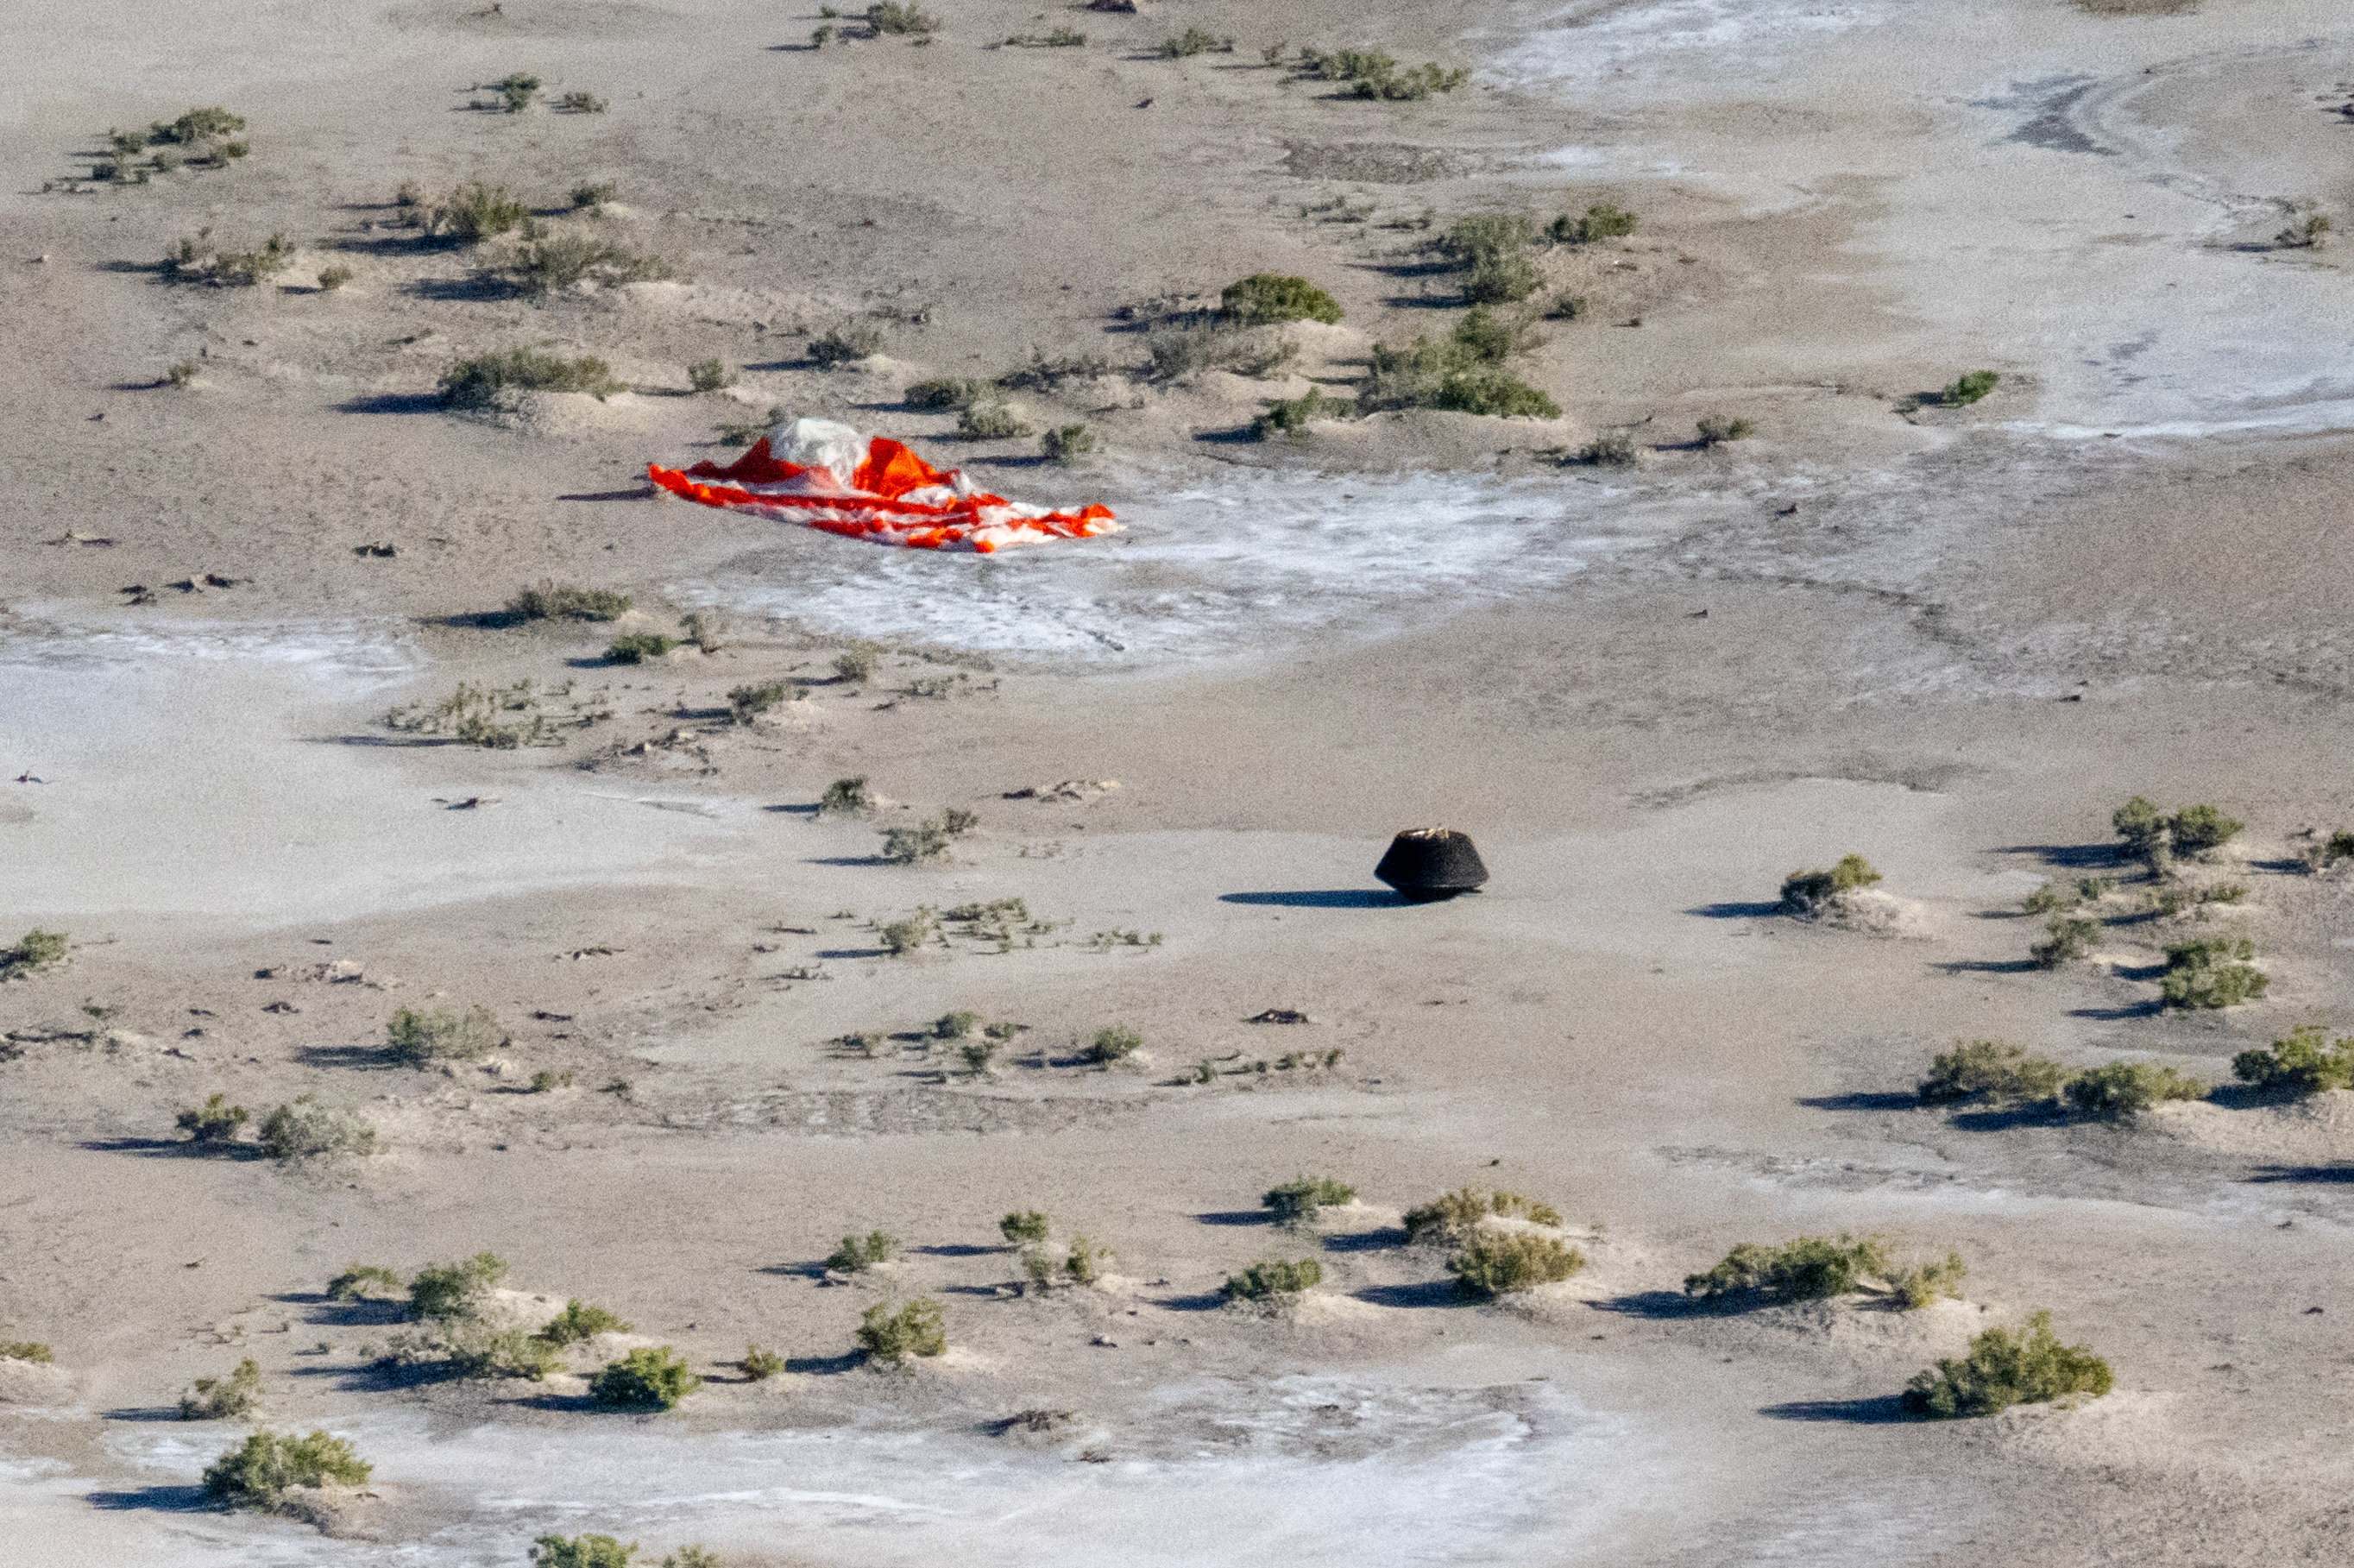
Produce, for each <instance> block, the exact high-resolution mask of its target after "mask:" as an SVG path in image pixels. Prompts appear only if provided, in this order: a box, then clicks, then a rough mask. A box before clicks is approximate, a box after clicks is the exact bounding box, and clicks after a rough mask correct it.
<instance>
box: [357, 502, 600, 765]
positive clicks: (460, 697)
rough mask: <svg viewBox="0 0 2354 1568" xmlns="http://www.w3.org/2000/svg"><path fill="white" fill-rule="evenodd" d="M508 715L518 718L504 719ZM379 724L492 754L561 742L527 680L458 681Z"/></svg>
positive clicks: (391, 714) (404, 707)
mask: <svg viewBox="0 0 2354 1568" xmlns="http://www.w3.org/2000/svg"><path fill="white" fill-rule="evenodd" d="M386 548H387V550H388V549H389V548H390V546H386ZM509 714H517V715H522V716H521V717H520V718H517V719H514V720H513V721H508V720H507V718H506V715H509ZM384 723H385V726H386V727H387V728H390V729H397V730H403V731H407V732H408V733H411V734H422V735H446V736H452V737H454V738H455V739H457V740H458V741H460V742H461V743H462V744H464V745H467V746H480V747H487V748H489V749H490V750H493V751H513V750H515V749H516V748H517V747H525V746H555V745H560V744H562V743H561V742H559V741H557V739H555V732H554V730H553V728H552V726H550V724H549V722H548V718H547V715H546V714H543V713H541V712H540V711H539V698H538V696H537V695H536V694H534V692H533V691H532V684H531V683H530V682H529V681H527V680H525V681H518V682H516V683H514V685H512V686H478V685H475V684H474V683H472V682H471V681H461V682H459V683H458V689H457V690H456V691H454V692H452V693H451V694H449V695H448V696H446V697H444V698H442V699H441V701H440V702H439V703H436V704H434V705H431V706H430V707H429V706H427V705H425V704H423V703H410V704H408V705H405V706H402V707H397V708H394V709H393V710H392V711H391V712H389V713H387V714H386V715H384Z"/></svg>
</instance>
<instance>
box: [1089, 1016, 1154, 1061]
mask: <svg viewBox="0 0 2354 1568" xmlns="http://www.w3.org/2000/svg"><path fill="white" fill-rule="evenodd" d="M1143 1048H1144V1036H1143V1035H1142V1034H1141V1033H1139V1032H1138V1031H1136V1030H1134V1029H1131V1028H1129V1026H1128V1025H1127V1024H1125V1023H1114V1024H1110V1025H1108V1026H1107V1027H1105V1028H1102V1029H1098V1030H1097V1031H1096V1037H1095V1039H1094V1040H1092V1041H1090V1042H1089V1043H1088V1044H1087V1060H1088V1061H1090V1062H1097V1063H1101V1064H1104V1065H1109V1064H1111V1063H1113V1062H1124V1061H1126V1060H1127V1059H1128V1058H1129V1057H1130V1056H1133V1055H1134V1054H1136V1053H1137V1052H1139V1051H1140V1050H1142V1049H1143Z"/></svg>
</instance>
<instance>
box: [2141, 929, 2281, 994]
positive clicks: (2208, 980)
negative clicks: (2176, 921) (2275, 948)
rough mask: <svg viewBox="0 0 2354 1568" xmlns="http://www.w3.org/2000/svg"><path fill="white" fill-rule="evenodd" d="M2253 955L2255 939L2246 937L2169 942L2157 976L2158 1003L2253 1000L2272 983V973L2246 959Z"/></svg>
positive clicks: (2203, 938)
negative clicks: (2164, 960)
mask: <svg viewBox="0 0 2354 1568" xmlns="http://www.w3.org/2000/svg"><path fill="white" fill-rule="evenodd" d="M2255 956H2256V945H2255V943H2253V941H2251V940H2249V939H2248V938H2245V937H2201V938H2196V939H2194V940H2191V941H2188V942H2171V943H2168V945H2167V948H2166V972H2165V973H2164V974H2161V975H2160V976H2158V993H2159V1005H2160V1006H2162V1007H2167V1008H2181V1009H2184V1010H2186V1011H2187V1010H2190V1009H2194V1008H2223V1007H2233V1006H2236V1005H2238V1004H2239V1003H2241V1002H2243V1001H2254V1000H2255V999H2256V998H2257V997H2260V996H2262V995H2264V991H2266V990H2267V989H2268V988H2269V987H2270V986H2271V984H2272V977H2271V976H2269V975H2267V974H2265V973H2264V971H2263V970H2262V969H2257V968H2255V967H2254V966H2253V965H2252V964H2250V963H2249V962H2248V960H2249V959H2253V958H2254V957H2255Z"/></svg>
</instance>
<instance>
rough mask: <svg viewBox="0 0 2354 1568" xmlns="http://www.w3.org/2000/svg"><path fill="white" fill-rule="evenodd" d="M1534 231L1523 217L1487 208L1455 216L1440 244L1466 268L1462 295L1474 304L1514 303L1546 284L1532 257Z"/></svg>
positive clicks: (1442, 252)
mask: <svg viewBox="0 0 2354 1568" xmlns="http://www.w3.org/2000/svg"><path fill="white" fill-rule="evenodd" d="M1535 238H1536V236H1535V231H1534V230H1533V229H1532V228H1531V227H1530V225H1529V220H1528V219H1527V218H1525V217H1515V216H1506V215H1498V214H1487V215H1482V216H1480V217H1466V218H1462V219H1459V220H1458V221H1457V223H1456V225H1455V227H1454V228H1450V229H1449V230H1447V238H1444V239H1441V240H1439V241H1438V242H1437V249H1438V250H1439V251H1440V253H1441V254H1443V255H1445V256H1446V257H1447V259H1448V260H1450V261H1452V262H1453V263H1454V265H1455V267H1456V269H1457V270H1458V271H1460V272H1461V273H1462V274H1463V297H1464V298H1465V299H1467V300H1469V301H1471V302H1473V303H1474V304H1485V305H1502V304H1512V303H1515V302H1519V301H1521V300H1525V299H1527V298H1528V297H1529V296H1530V295H1531V294H1533V293H1535V292H1536V291H1537V290H1538V289H1539V288H1540V287H1542V286H1543V282H1544V275H1543V273H1541V272H1539V271H1538V270H1537V269H1536V263H1535V262H1533V261H1532V260H1530V259H1529V247H1530V245H1531V244H1532V242H1533V241H1534V239H1535Z"/></svg>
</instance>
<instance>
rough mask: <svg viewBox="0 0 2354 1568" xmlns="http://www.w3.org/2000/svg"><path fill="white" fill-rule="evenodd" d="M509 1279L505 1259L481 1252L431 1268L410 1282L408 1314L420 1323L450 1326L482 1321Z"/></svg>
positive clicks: (426, 1268)
mask: <svg viewBox="0 0 2354 1568" xmlns="http://www.w3.org/2000/svg"><path fill="white" fill-rule="evenodd" d="M505 1277H507V1264H506V1259H504V1258H503V1257H501V1256H500V1255H498V1254H496V1253H494V1252H478V1253H476V1254H475V1255H473V1256H472V1257H470V1258H466V1259H464V1260H463V1261H461V1262H458V1263H446V1264H429V1265H428V1266H425V1267H423V1268H420V1269H419V1270H418V1271H417V1275H416V1277H414V1278H413V1279H411V1280H410V1281H409V1282H408V1310H409V1314H410V1316H412V1317H414V1318H416V1319H418V1320H419V1321H420V1322H426V1323H433V1324H440V1325H447V1324H450V1323H454V1322H458V1321H461V1320H462V1319H469V1318H474V1317H479V1316H480V1315H481V1313H482V1308H483V1306H484V1305H486V1304H487V1303H488V1302H489V1300H490V1298H491V1291H492V1290H493V1288H494V1287H496V1286H497V1285H498V1283H499V1281H500V1280H502V1279H504V1278H505Z"/></svg>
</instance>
